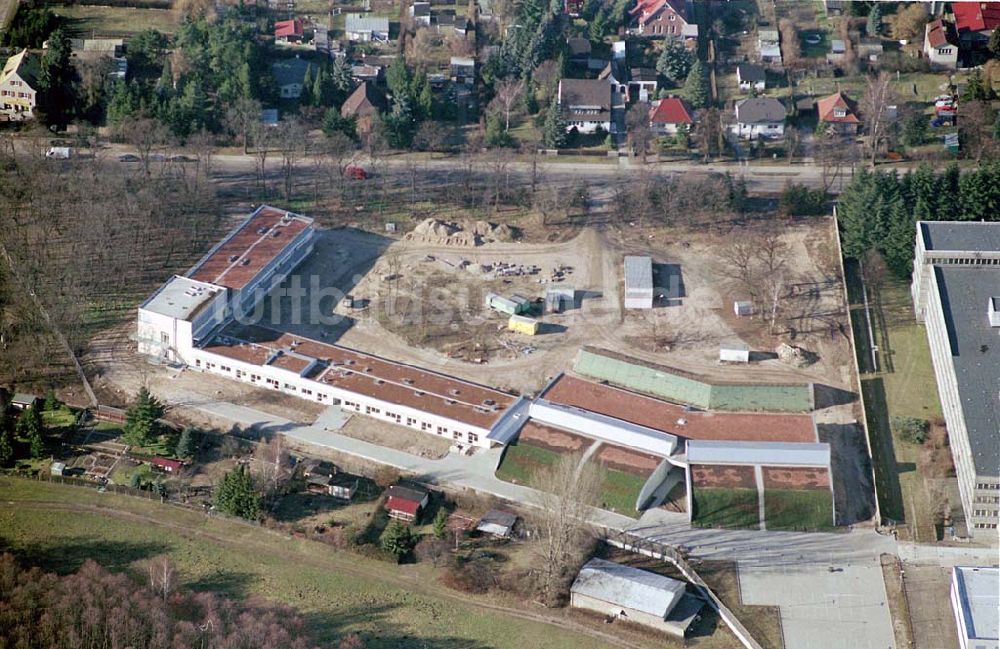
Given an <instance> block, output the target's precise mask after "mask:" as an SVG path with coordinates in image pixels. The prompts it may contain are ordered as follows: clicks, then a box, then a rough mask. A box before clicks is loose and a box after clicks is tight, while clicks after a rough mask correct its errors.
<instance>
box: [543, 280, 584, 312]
mask: <svg viewBox="0 0 1000 649" xmlns="http://www.w3.org/2000/svg"><path fill="white" fill-rule="evenodd" d="M574 306H576V290H575V289H574V288H573V287H572V286H566V285H565V284H553V285H552V286H549V287H548V288H547V289H546V290H545V312H546V313H560V312H562V311H564V310H565V309H572V308H573V307H574Z"/></svg>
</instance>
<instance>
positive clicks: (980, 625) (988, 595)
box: [952, 566, 1000, 647]
mask: <svg viewBox="0 0 1000 649" xmlns="http://www.w3.org/2000/svg"><path fill="white" fill-rule="evenodd" d="M952 571H953V572H952V580H953V581H954V583H955V587H956V588H955V590H956V591H958V600H959V603H960V604H961V606H962V617H963V618H964V621H965V629H963V630H964V631H965V635H966V637H967V638H968V639H969V640H973V639H975V640H996V639H997V638H998V637H1000V588H998V584H1000V570H997V569H996V568H966V567H962V566H957V567H955V568H953V569H952ZM969 646H971V647H974V646H976V645H975V644H971V643H970V645H969Z"/></svg>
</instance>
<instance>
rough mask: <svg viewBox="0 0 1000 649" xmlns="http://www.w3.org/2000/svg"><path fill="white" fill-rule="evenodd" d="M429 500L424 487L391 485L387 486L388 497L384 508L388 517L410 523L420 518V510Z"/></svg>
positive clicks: (429, 497)
mask: <svg viewBox="0 0 1000 649" xmlns="http://www.w3.org/2000/svg"><path fill="white" fill-rule="evenodd" d="M430 501H431V496H430V493H429V492H428V491H427V490H426V489H422V488H420V487H416V486H403V485H393V486H391V487H389V497H388V498H386V500H385V509H386V511H387V512H389V517H390V518H396V519H399V520H401V521H406V522H407V523H412V522H414V521H416V520H417V519H419V518H420V512H421V510H423V509H424V507H427V504H428V503H429V502H430Z"/></svg>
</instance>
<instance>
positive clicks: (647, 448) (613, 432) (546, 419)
mask: <svg viewBox="0 0 1000 649" xmlns="http://www.w3.org/2000/svg"><path fill="white" fill-rule="evenodd" d="M528 414H530V415H531V418H532V419H534V420H536V421H538V422H541V423H543V424H547V425H549V426H555V427H557V428H562V429H565V430H571V431H574V432H577V433H580V434H582V435H586V436H587V437H591V438H593V439H599V440H602V441H605V442H609V443H611V444H617V445H620V446H627V447H629V448H634V449H637V450H640V451H644V452H646V453H652V454H653V455H659V456H660V457H670V456H671V455H673V453H674V450H675V449H676V448H677V436H676V435H671V434H669V433H664V432H660V431H658V430H653V429H652V428H647V427H646V426H640V425H639V424H633V423H632V422H630V421H624V420H622V419H616V418H614V417H609V416H607V415H602V414H601V413H599V412H591V411H590V410H584V409H582V408H577V407H576V406H568V405H564V404H561V403H553V402H551V401H547V400H546V399H535V401H534V402H533V403H532V404H531V406H530V407H529V409H528Z"/></svg>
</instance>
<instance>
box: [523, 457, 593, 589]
mask: <svg viewBox="0 0 1000 649" xmlns="http://www.w3.org/2000/svg"><path fill="white" fill-rule="evenodd" d="M580 460H581V456H580V455H579V454H572V453H567V454H565V455H563V456H561V457H560V459H559V461H558V462H556V463H555V464H554V465H552V466H551V467H550V468H548V469H546V470H544V471H540V472H538V473H537V474H536V480H535V485H534V486H535V487H536V488H537V489H538V490H539V492H538V505H539V507H540V509H541V513H540V514H539V520H538V528H539V530H538V531H539V533H538V537H537V540H536V552H537V553H538V558H539V563H538V565H539V568H538V570H539V575H538V576H539V581H538V594H539V597H540V599H541V601H542V602H543V603H544V604H545V605H547V606H554V605H556V604H558V603H559V602H560V600H561V599H562V597H563V595H564V593H565V589H566V585H567V583H568V580H569V579H571V578H572V575H573V573H574V572H575V568H576V567H577V566H578V565H579V563H580V562H582V561H583V559H584V558H585V554H584V551H585V550H584V547H585V546H586V541H587V537H588V527H587V523H586V521H587V519H588V517H589V516H590V514H591V508H592V507H594V506H595V505H596V504H597V501H598V494H599V493H600V488H601V482H602V478H601V474H600V472H599V470H598V469H597V467H596V465H595V464H593V463H592V462H586V463H585V464H583V465H581V464H580Z"/></svg>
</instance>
